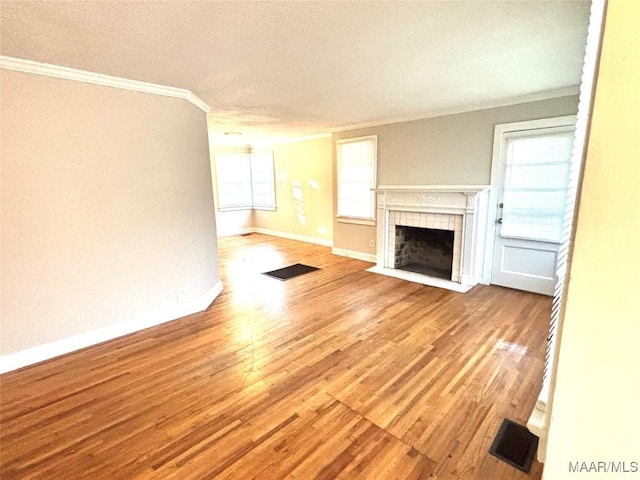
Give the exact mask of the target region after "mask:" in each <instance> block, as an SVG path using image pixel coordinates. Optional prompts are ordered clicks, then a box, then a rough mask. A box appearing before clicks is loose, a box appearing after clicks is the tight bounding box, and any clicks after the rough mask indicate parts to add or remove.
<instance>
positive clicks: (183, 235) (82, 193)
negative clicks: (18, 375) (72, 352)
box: [0, 70, 220, 355]
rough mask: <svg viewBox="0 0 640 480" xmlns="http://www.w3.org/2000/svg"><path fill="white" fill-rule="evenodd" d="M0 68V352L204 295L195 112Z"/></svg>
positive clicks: (206, 222) (207, 247)
mask: <svg viewBox="0 0 640 480" xmlns="http://www.w3.org/2000/svg"><path fill="white" fill-rule="evenodd" d="M0 72H1V77H0V78H1V81H2V92H1V107H2V110H1V122H2V124H1V125H2V132H1V141H2V144H1V145H2V160H1V164H0V165H1V183H0V184H1V243H2V251H1V254H0V255H1V256H0V259H1V270H2V279H1V287H2V291H1V292H2V293H1V294H2V298H1V334H2V339H1V342H0V353H1V354H3V355H5V354H10V353H13V352H17V351H20V350H23V349H28V348H30V347H35V346H38V345H42V344H45V343H47V342H52V341H55V340H60V339H64V338H67V337H70V336H73V335H76V334H82V333H85V332H91V331H95V330H97V329H100V328H102V327H109V326H112V325H114V324H118V323H121V322H130V321H133V320H134V319H139V318H141V317H144V318H147V319H148V318H149V317H153V315H155V314H157V313H160V312H164V313H166V312H167V311H171V310H172V309H175V306H176V303H177V297H178V295H180V294H181V293H184V294H185V298H184V302H186V303H189V302H196V303H197V301H198V300H201V299H202V298H203V297H205V293H207V292H210V291H211V289H212V288H213V287H214V286H215V285H216V284H217V283H218V281H219V279H220V277H219V273H218V257H217V245H216V228H215V220H214V211H213V196H212V191H211V176H210V169H209V152H208V144H207V131H206V123H205V116H204V114H203V113H202V112H201V111H200V110H198V109H197V108H196V107H194V106H193V105H191V104H190V103H188V102H186V101H184V100H179V99H174V98H167V97H160V96H154V95H149V94H143V93H138V92H131V91H126V90H120V89H115V88H108V87H101V86H96V85H89V84H84V83H79V82H73V81H68V80H60V79H54V78H49V77H44V76H38V75H31V74H25V73H17V72H10V71H5V70H2V71H0Z"/></svg>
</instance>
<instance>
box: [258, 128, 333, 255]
mask: <svg viewBox="0 0 640 480" xmlns="http://www.w3.org/2000/svg"><path fill="white" fill-rule="evenodd" d="M331 143H332V142H331V138H330V137H327V138H319V139H314V140H306V141H299V142H292V143H284V144H279V145H274V146H272V147H270V150H272V151H273V160H274V169H275V177H276V203H277V210H276V211H266V210H256V211H255V212H254V226H255V227H257V228H264V229H268V230H276V231H280V232H284V233H288V234H293V235H296V236H302V237H308V238H309V239H318V240H323V241H324V242H326V243H331V242H332V239H333V194H332V185H333V182H332V171H333V168H332V158H331Z"/></svg>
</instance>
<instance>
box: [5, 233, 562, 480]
mask: <svg viewBox="0 0 640 480" xmlns="http://www.w3.org/2000/svg"><path fill="white" fill-rule="evenodd" d="M220 261H221V262H220V263H221V274H222V277H223V282H224V286H225V289H224V291H223V293H222V294H221V295H220V297H218V299H217V300H216V301H215V302H214V303H213V304H212V305H211V306H210V307H209V309H207V310H206V311H205V312H203V313H199V314H195V315H191V316H189V317H185V318H183V319H180V320H176V321H174V322H170V323H168V324H164V325H161V326H158V327H155V328H152V329H148V330H145V331H142V332H138V333H135V334H132V335H129V336H127V337H123V338H120V339H116V340H113V341H111V342H107V343H104V344H101V345H98V346H95V347H92V348H88V349H85V350H83V351H80V352H75V353H72V354H69V355H67V356H64V357H60V358H57V359H54V360H51V361H48V362H45V363H42V364H40V365H36V366H33V367H30V368H26V369H23V370H20V371H16V372H11V373H8V374H5V375H2V376H1V377H0V387H1V412H0V426H1V432H0V449H1V452H0V461H1V474H0V478H2V480H9V479H17V478H20V479H26V478H42V479H45V478H46V479H52V478H63V479H75V478H92V479H96V478H109V479H120V478H126V479H130V478H140V479H142V478H149V479H156V478H157V479H159V478H179V479H208V478H230V479H243V480H244V479H251V478H259V479H269V480H271V479H278V478H293V479H330V478H363V479H364V478H371V479H386V478H388V479H392V478H393V479H418V478H430V479H436V478H437V479H439V480H444V479H446V480H459V479H465V480H469V479H479V480H500V479H504V480H507V479H508V480H519V479H526V478H534V479H539V478H540V476H541V470H542V466H541V465H540V464H539V463H537V462H535V463H534V466H533V469H532V473H531V474H530V475H526V474H524V473H522V472H520V471H518V470H516V469H514V468H513V467H511V466H509V465H507V464H506V463H503V462H500V461H498V460H497V459H496V458H494V457H492V456H490V455H489V454H488V453H487V451H488V449H489V446H490V444H491V441H492V439H493V437H494V435H495V433H496V431H497V430H498V427H499V426H500V424H501V422H502V419H503V417H508V418H511V419H513V420H515V421H518V422H521V423H525V422H526V420H527V418H528V416H529V414H530V413H531V411H532V409H533V406H534V403H535V399H536V397H537V393H538V388H539V385H540V383H541V375H542V363H543V355H544V346H545V337H546V331H547V326H548V318H549V313H550V306H551V302H550V299H549V298H547V297H542V296H539V295H535V294H529V293H523V292H518V291H514V290H508V289H504V288H500V287H493V286H491V287H488V286H477V287H475V288H474V289H472V290H471V291H470V292H469V293H467V294H458V293H454V292H450V291H447V290H442V289H437V288H432V287H427V286H423V285H419V284H415V283H409V282H405V281H403V280H399V279H395V278H390V277H385V276H381V275H377V274H373V273H369V272H366V271H365V269H366V268H368V267H369V266H371V264H368V263H366V262H361V261H358V260H353V259H348V258H343V257H338V256H334V255H331V253H330V249H329V248H327V247H321V246H315V245H310V244H305V243H300V242H295V241H290V240H284V239H278V238H274V237H268V236H265V235H259V234H253V235H250V236H237V237H227V238H223V239H221V240H220ZM296 262H300V263H306V264H309V265H314V266H317V267H320V268H321V270H319V271H317V272H313V273H310V274H307V275H303V276H301V277H297V278H294V279H291V280H288V281H286V282H281V281H279V280H276V279H273V278H270V277H267V276H265V275H261V274H260V272H263V271H267V270H272V269H275V268H279V267H282V266H286V265H288V264H291V263H296Z"/></svg>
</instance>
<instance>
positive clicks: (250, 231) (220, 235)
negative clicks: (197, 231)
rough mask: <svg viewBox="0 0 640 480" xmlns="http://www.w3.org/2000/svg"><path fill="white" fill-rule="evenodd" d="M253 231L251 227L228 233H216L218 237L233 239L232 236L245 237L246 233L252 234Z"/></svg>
mask: <svg viewBox="0 0 640 480" xmlns="http://www.w3.org/2000/svg"><path fill="white" fill-rule="evenodd" d="M254 231H255V228H253V227H245V228H239V229H237V230H233V231H230V232H224V233H220V232H218V237H233V236H234V235H245V234H247V233H253V232H254Z"/></svg>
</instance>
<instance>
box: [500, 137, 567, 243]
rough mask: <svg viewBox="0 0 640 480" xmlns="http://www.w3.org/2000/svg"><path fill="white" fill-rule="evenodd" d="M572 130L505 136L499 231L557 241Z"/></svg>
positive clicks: (562, 213)
mask: <svg viewBox="0 0 640 480" xmlns="http://www.w3.org/2000/svg"><path fill="white" fill-rule="evenodd" d="M572 146H573V131H563V132H558V133H549V134H544V135H539V134H538V135H533V136H530V137H521V136H520V137H513V138H508V139H507V149H508V151H507V166H506V168H507V170H506V175H505V188H504V197H503V202H504V208H503V212H502V213H503V215H502V218H503V222H502V232H501V235H502V236H505V237H513V238H525V239H530V240H538V241H544V242H556V243H559V242H560V240H561V236H562V227H563V220H564V215H565V207H566V205H567V185H568V177H569V168H570V164H571V149H572Z"/></svg>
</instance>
